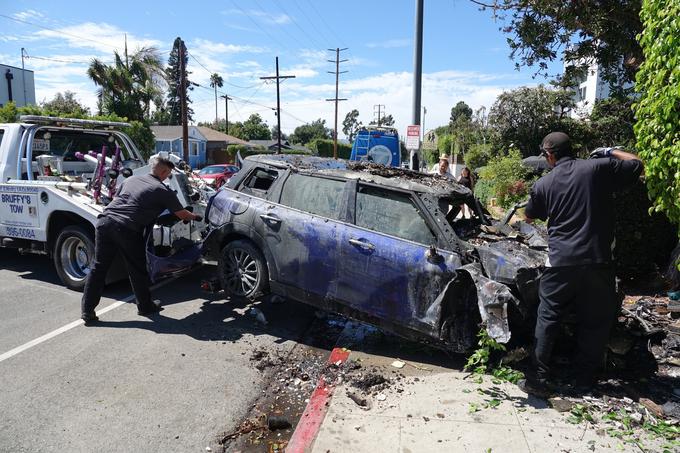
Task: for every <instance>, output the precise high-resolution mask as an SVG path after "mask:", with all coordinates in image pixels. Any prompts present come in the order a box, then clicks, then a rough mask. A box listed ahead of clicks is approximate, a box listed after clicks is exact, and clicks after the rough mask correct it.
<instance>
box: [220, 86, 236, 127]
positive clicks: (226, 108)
mask: <svg viewBox="0 0 680 453" xmlns="http://www.w3.org/2000/svg"><path fill="white" fill-rule="evenodd" d="M220 97H221V98H224V126H225V129H224V131H225V132H224V133H225V134H227V135H228V134H229V101H233V99H232V98H230V97H229V95H228V94H225V95H224V96H220Z"/></svg>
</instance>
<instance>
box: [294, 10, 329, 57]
mask: <svg viewBox="0 0 680 453" xmlns="http://www.w3.org/2000/svg"><path fill="white" fill-rule="evenodd" d="M293 3H295V6H296V7H297V9H299V10H300V12H301V13H302V15H303V16H305V19H307V21H308V22H309V23H310V25H311V26H312V28H314V30H315V31H316V32H317V33H318V34H319V36H321V35H323V39H325V40H326V41H327V42H329V43H330V42H332V41H333V40H332V39H328V38H329V37H330V35H326V32H325V31H323V27H321V28H316V24H315V22H314V21H313V20H312V19H311V18H310V17H309V16H308V15H307V12H306V11H305V9H304V8H303V7H301V6H300V4H299V3H298V2H297V0H293ZM323 47H326V46H323Z"/></svg>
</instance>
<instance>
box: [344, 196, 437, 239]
mask: <svg viewBox="0 0 680 453" xmlns="http://www.w3.org/2000/svg"><path fill="white" fill-rule="evenodd" d="M355 223H356V225H357V226H360V227H363V228H368V229H369V230H374V231H378V232H380V233H385V234H389V235H391V236H396V237H399V238H402V239H408V240H409V241H413V242H418V243H420V244H425V245H430V244H432V243H433V242H434V241H435V236H434V234H433V233H432V231H431V230H430V228H429V227H428V226H427V223H426V222H425V219H424V218H423V216H422V215H421V213H420V211H419V210H418V208H416V206H415V205H414V204H413V201H412V200H411V197H409V196H408V195H406V194H402V193H399V192H393V191H390V190H384V189H379V188H375V187H369V186H359V192H358V193H357V202H356V222H355Z"/></svg>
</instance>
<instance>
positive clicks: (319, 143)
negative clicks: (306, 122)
mask: <svg viewBox="0 0 680 453" xmlns="http://www.w3.org/2000/svg"><path fill="white" fill-rule="evenodd" d="M307 146H308V147H309V149H311V150H312V151H315V152H316V153H317V154H318V155H319V156H321V157H333V140H328V139H323V138H321V139H315V140H312V141H311V142H309V143H308V144H307ZM351 154H352V146H351V145H347V144H345V143H340V142H338V158H340V159H349V156H350V155H351Z"/></svg>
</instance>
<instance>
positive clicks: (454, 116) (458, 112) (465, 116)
mask: <svg viewBox="0 0 680 453" xmlns="http://www.w3.org/2000/svg"><path fill="white" fill-rule="evenodd" d="M461 120H467V121H470V120H472V109H471V108H470V106H469V105H467V104H466V103H465V102H463V101H459V102H458V103H457V104H456V105H455V106H454V107H452V108H451V118H450V120H449V123H450V124H451V125H454V124H456V123H457V122H458V121H461Z"/></svg>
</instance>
